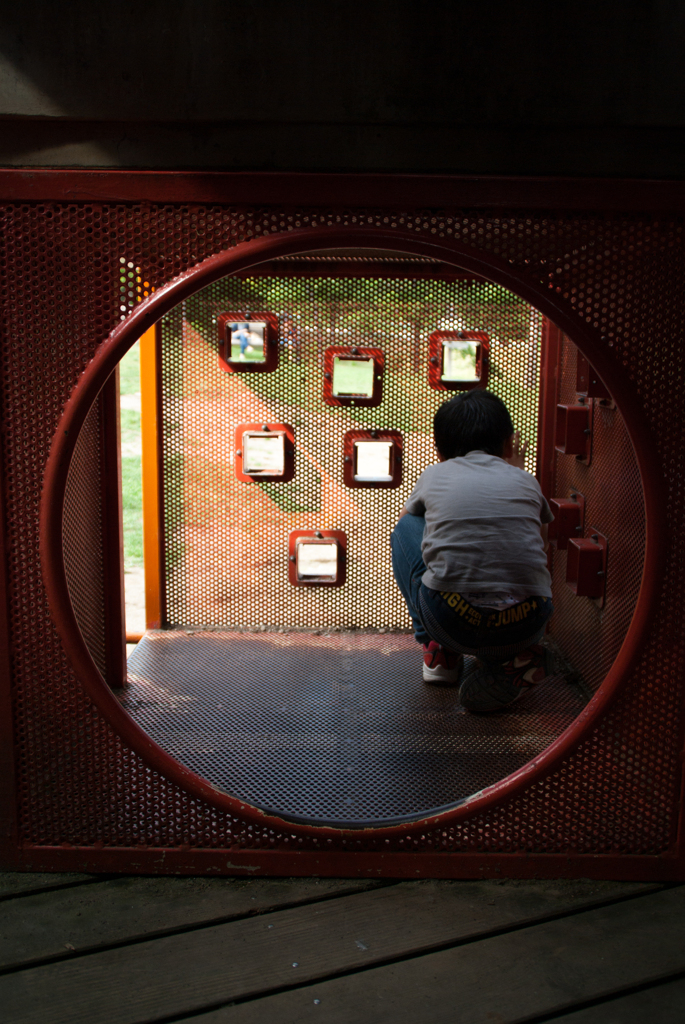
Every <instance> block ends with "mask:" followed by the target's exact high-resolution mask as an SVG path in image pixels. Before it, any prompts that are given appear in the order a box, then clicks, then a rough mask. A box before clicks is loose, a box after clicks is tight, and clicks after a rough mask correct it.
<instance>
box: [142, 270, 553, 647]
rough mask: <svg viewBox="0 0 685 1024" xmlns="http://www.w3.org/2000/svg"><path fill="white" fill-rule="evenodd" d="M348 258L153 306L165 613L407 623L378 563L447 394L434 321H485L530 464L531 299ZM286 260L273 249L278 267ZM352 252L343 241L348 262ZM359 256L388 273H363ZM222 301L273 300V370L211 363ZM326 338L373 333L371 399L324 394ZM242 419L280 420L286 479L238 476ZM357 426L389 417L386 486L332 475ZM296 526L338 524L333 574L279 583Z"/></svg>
mask: <svg viewBox="0 0 685 1024" xmlns="http://www.w3.org/2000/svg"><path fill="white" fill-rule="evenodd" d="M354 261H355V264H356V266H357V268H358V270H357V276H354V277H352V276H349V269H348V270H347V272H346V271H345V270H343V271H342V272H341V276H334V277H326V276H322V274H323V273H324V271H325V270H326V269H329V268H330V265H331V263H334V262H335V261H334V259H333V257H331V256H330V255H329V256H322V257H320V258H319V259H317V258H316V257H315V256H309V257H307V258H306V264H305V269H304V270H302V269H299V268H298V271H297V272H296V273H292V272H291V275H289V276H260V277H253V278H248V279H246V280H240V279H238V278H235V277H234V278H226V279H224V280H223V281H220V282H219V283H217V284H214V285H211V286H210V287H208V288H205V289H203V290H202V291H201V292H199V293H198V294H197V295H195V296H194V297H193V298H192V299H190V300H188V301H187V302H186V303H184V305H183V308H182V309H178V310H175V311H174V312H173V313H171V314H170V315H168V316H167V317H166V318H165V319H164V321H163V325H162V366H163V369H162V396H163V410H164V467H165V473H164V502H165V535H166V550H165V563H166V569H167V576H166V608H167V620H168V622H169V624H171V625H179V624H180V625H183V624H186V625H188V624H190V625H197V624H203V625H221V626H236V625H239V626H243V625H266V626H271V627H279V626H296V627H304V626H334V625H335V626H340V627H343V628H366V627H377V628H378V627H393V628H398V627H404V628H408V627H409V618H408V615H407V612H406V609H405V607H404V602H403V601H402V597H401V595H400V593H399V590H398V589H397V586H396V584H395V581H394V579H393V576H392V569H391V565H390V545H389V538H390V532H391V530H392V528H393V526H394V524H395V522H396V521H397V518H398V516H399V514H400V511H401V509H402V505H403V503H404V500H405V498H406V497H407V496H408V494H409V492H410V491H411V489H412V487H413V486H414V484H415V482H416V480H417V479H418V476H419V475H420V473H421V472H422V471H423V470H424V469H425V468H426V466H427V465H428V464H429V463H431V462H434V461H435V450H434V446H433V434H432V431H433V416H434V413H435V410H436V409H437V408H438V406H439V405H440V404H441V403H442V402H444V401H445V400H447V399H449V398H450V397H451V392H449V391H435V390H432V389H431V388H430V387H429V385H428V369H429V363H428V337H429V335H430V334H431V333H432V332H433V331H434V330H436V329H437V328H451V329H455V330H486V331H487V332H488V334H489V335H490V336H491V341H492V350H491V363H492V366H491V376H490V388H491V390H493V391H496V392H497V393H498V394H500V395H501V397H502V398H503V400H504V401H505V402H506V403H507V405H508V406H509V408H510V411H511V413H512V416H513V418H514V421H515V423H516V426H517V427H519V428H520V430H521V433H522V435H523V436H524V437H525V438H527V439H528V441H529V442H530V449H529V455H528V465H529V466H530V467H532V468H533V469H534V467H535V455H536V447H535V445H536V438H537V418H538V377H539V360H540V326H541V317H540V314H539V313H538V312H537V311H536V310H534V309H532V308H531V306H530V305H529V304H528V303H526V302H524V301H523V300H522V299H520V298H519V297H518V296H516V295H513V294H512V293H511V292H509V291H507V290H506V289H504V288H501V287H499V286H496V285H493V284H490V283H487V282H482V281H476V280H457V281H447V280H441V279H440V278H439V277H438V276H437V273H436V278H435V279H431V278H430V277H424V278H419V279H417V278H416V277H413V278H412V277H406V276H402V275H403V274H406V273H407V266H409V268H411V267H412V263H411V262H410V261H405V260H403V259H402V258H401V257H400V256H399V255H398V256H397V257H396V258H395V259H393V258H392V257H387V256H386V257H373V256H371V257H363V256H359V255H357V256H356V257H354ZM289 262H290V261H283V263H284V265H285V267H287V266H288V264H289ZM301 262H303V261H297V263H298V264H299V263H301ZM350 262H351V257H350V256H349V254H346V257H345V263H346V264H347V267H348V268H349V266H350ZM416 262H418V261H416ZM423 264H424V265H423V267H422V269H424V270H429V269H430V268H431V263H430V261H428V260H426V261H423ZM275 266H276V264H274V267H275ZM364 267H367V268H369V270H375V271H376V272H377V273H378V271H379V270H381V269H382V270H384V271H385V273H386V275H387V276H385V277H364V276H362V275H363V271H364ZM312 270H315V271H316V274H315V275H311V271H312ZM329 272H330V269H329ZM301 274H302V275H304V276H300V275H301ZM393 275H398V276H397V277H394V276H393ZM227 309H230V310H246V311H248V310H254V309H261V310H269V311H271V312H274V313H276V314H277V315H278V317H279V319H280V324H281V344H280V349H281V352H280V365H279V368H278V370H277V371H276V372H274V373H269V374H251V373H243V374H241V373H235V374H227V373H226V372H225V371H224V370H223V369H222V368H221V367H220V365H219V359H218V331H217V326H216V319H217V317H218V315H219V314H220V313H221V312H222V311H223V310H227ZM330 345H349V346H355V345H357V346H363V345H366V346H372V347H377V348H380V349H382V351H383V352H384V353H385V360H386V371H385V375H384V384H383V400H382V403H381V405H380V406H378V407H377V408H371V409H361V408H357V409H355V408H349V407H348V408H332V407H331V406H329V405H326V404H325V402H324V400H323V353H324V350H325V349H326V348H327V347H328V346H330ZM255 422H257V423H260V422H262V423H268V422H284V423H290V424H291V425H292V426H293V427H294V429H295V451H296V473H295V478H294V480H293V481H292V482H290V483H250V484H245V483H240V482H238V481H237V480H236V477H235V472H234V468H233V461H234V442H233V438H234V434H235V428H236V426H237V425H238V424H240V423H255ZM357 428H366V429H372V428H377V429H395V430H400V431H401V432H402V434H403V437H404V456H403V477H404V479H403V484H402V486H401V487H400V488H398V489H396V490H388V491H380V490H372V489H369V490H362V489H355V490H351V489H349V488H347V487H345V485H344V483H343V468H344V461H343V459H344V445H343V437H344V434H345V432H346V431H348V430H352V429H357ZM299 528H303V529H316V528H319V529H336V530H344V531H345V533H346V534H347V536H348V549H347V582H346V584H345V586H344V587H342V588H340V589H335V590H331V589H326V590H323V589H319V590H317V589H315V588H306V589H299V588H298V589H295V588H293V587H291V586H290V585H289V583H288V568H287V567H288V533H289V532H290V530H292V529H299Z"/></svg>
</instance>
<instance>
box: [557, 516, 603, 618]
mask: <svg viewBox="0 0 685 1024" xmlns="http://www.w3.org/2000/svg"><path fill="white" fill-rule="evenodd" d="M608 548H609V542H608V540H607V538H606V537H605V536H604V535H603V534H601V533H599V531H597V530H592V535H591V536H590V537H572V538H571V539H570V540H569V542H568V559H567V561H566V583H567V586H569V587H570V589H571V590H572V591H573V593H574V594H575V595H576V597H592V598H594V599H595V600H597V601H599V603H600V607H601V606H602V605H603V603H604V595H605V593H606V577H607V554H608Z"/></svg>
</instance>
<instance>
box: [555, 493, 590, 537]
mask: <svg viewBox="0 0 685 1024" xmlns="http://www.w3.org/2000/svg"><path fill="white" fill-rule="evenodd" d="M549 506H550V508H551V510H552V512H553V514H554V522H552V523H550V524H549V529H548V538H549V542H550V544H554V546H555V547H556V548H557V549H558V550H559V551H565V550H566V549H567V548H568V542H569V540H570V539H571V538H573V537H578V536H580V535H581V534H582V532H583V527H584V524H585V498H584V497H583V495H582V494H581V493H580V492H579V491H574V492H573V493H572V494H571V495H570V497H568V498H550V499H549Z"/></svg>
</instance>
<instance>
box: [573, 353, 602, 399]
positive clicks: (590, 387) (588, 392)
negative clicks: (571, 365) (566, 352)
mask: <svg viewBox="0 0 685 1024" xmlns="http://www.w3.org/2000/svg"><path fill="white" fill-rule="evenodd" d="M576 391H577V392H578V394H579V395H584V396H585V397H586V398H601V399H603V400H604V401H611V395H610V394H609V391H608V390H607V388H606V386H605V385H604V383H603V382H602V381H601V380H600V378H599V377H598V376H597V374H596V373H595V370H594V367H592V366H591V365H590V363H589V361H588V360H587V359H586V358H585V356H584V355H581V353H580V352H578V354H577V356H576Z"/></svg>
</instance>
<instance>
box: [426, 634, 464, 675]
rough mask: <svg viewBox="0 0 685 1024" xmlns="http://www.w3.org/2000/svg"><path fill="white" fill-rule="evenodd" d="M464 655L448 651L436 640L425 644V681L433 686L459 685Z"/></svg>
mask: <svg viewBox="0 0 685 1024" xmlns="http://www.w3.org/2000/svg"><path fill="white" fill-rule="evenodd" d="M463 671H464V655H463V654H453V653H452V652H451V651H446V650H445V648H444V647H441V646H440V644H439V643H437V642H436V641H435V640H431V642H430V643H429V644H424V645H423V681H424V683H432V684H433V686H459V683H460V682H461V677H462V673H463Z"/></svg>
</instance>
